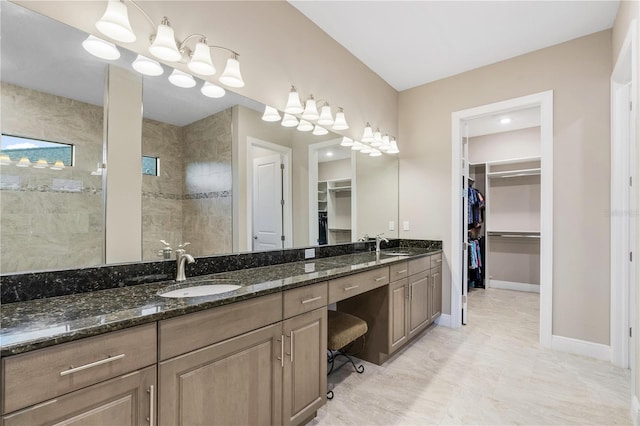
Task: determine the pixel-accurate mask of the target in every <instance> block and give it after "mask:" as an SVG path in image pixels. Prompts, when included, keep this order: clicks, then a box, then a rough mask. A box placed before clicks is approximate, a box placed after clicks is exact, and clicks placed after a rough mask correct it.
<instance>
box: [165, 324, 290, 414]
mask: <svg viewBox="0 0 640 426" xmlns="http://www.w3.org/2000/svg"><path fill="white" fill-rule="evenodd" d="M281 332H282V324H281V323H277V324H274V325H272V326H268V327H264V328H260V329H258V330H255V331H251V332H249V333H246V334H242V335H240V336H238V337H234V338H232V339H229V340H225V341H223V342H220V343H216V344H214V345H211V346H207V347H205V348H202V349H199V350H196V351H193V352H189V353H187V354H184V355H181V356H178V357H176V358H172V359H170V360H167V361H163V362H161V363H160V367H159V374H158V380H159V385H160V394H159V400H158V409H159V410H158V415H159V417H158V420H159V423H160V424H161V425H172V426H173V425H190V426H191V425H206V426H212V425H225V426H231V425H269V424H272V425H277V424H280V423H281V414H282V412H281V401H282V399H281V397H282V394H281V391H282V363H281V362H282V361H281V356H282V345H281V339H282V333H281Z"/></svg>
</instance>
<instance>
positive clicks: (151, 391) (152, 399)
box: [147, 385, 156, 426]
mask: <svg viewBox="0 0 640 426" xmlns="http://www.w3.org/2000/svg"><path fill="white" fill-rule="evenodd" d="M147 393H148V394H149V417H147V421H148V422H149V425H150V426H153V424H154V423H155V418H154V417H155V416H154V414H155V413H154V411H155V407H154V404H155V399H156V395H155V387H154V386H153V385H150V386H149V389H148V390H147Z"/></svg>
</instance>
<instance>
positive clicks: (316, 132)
mask: <svg viewBox="0 0 640 426" xmlns="http://www.w3.org/2000/svg"><path fill="white" fill-rule="evenodd" d="M313 134H314V135H316V136H324V135H326V134H329V131H328V130H327V129H325V128H324V127H322V126H318V125H317V124H316V125H315V127H314V128H313Z"/></svg>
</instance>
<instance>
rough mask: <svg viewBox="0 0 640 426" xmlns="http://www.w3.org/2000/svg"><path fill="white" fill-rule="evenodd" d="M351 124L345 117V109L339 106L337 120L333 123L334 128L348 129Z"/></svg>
mask: <svg viewBox="0 0 640 426" xmlns="http://www.w3.org/2000/svg"><path fill="white" fill-rule="evenodd" d="M348 128H349V125H348V124H347V120H346V119H345V117H344V111H343V110H342V108H340V107H338V112H336V120H335V122H334V123H333V130H347V129H348Z"/></svg>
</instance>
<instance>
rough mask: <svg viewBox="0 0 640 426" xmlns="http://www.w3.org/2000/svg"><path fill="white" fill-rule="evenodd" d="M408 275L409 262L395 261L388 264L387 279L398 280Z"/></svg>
mask: <svg viewBox="0 0 640 426" xmlns="http://www.w3.org/2000/svg"><path fill="white" fill-rule="evenodd" d="M408 276H409V262H400V263H395V264H393V265H391V266H389V281H390V282H393V281H398V280H401V279H403V278H407V277H408Z"/></svg>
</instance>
